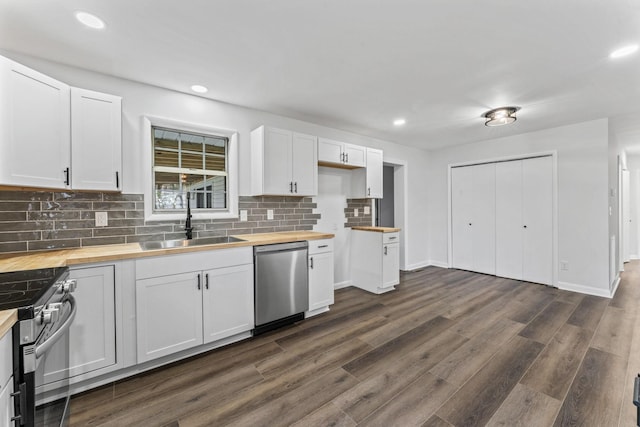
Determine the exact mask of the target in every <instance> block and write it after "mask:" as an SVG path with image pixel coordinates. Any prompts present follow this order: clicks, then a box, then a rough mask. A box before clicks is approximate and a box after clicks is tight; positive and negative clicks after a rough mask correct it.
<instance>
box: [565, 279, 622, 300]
mask: <svg viewBox="0 0 640 427" xmlns="http://www.w3.org/2000/svg"><path fill="white" fill-rule="evenodd" d="M616 287H617V285H616ZM558 288H559V289H562V290H563V291H571V292H579V293H581V294H587V295H595V296H597V297H605V298H611V296H612V295H613V294H612V293H611V292H609V290H608V289H601V288H593V287H591V286H584V285H577V284H575V283H569V282H558Z"/></svg>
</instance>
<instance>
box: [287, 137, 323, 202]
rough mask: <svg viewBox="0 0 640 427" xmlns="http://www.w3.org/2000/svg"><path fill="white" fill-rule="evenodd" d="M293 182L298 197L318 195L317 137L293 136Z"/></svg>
mask: <svg viewBox="0 0 640 427" xmlns="http://www.w3.org/2000/svg"><path fill="white" fill-rule="evenodd" d="M291 158H292V172H293V173H292V177H291V179H292V181H293V184H294V185H293V189H294V194H295V195H297V196H315V195H317V194H318V141H317V138H316V137H315V136H312V135H304V134H301V133H294V134H293V144H292V156H291Z"/></svg>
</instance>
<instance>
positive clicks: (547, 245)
mask: <svg viewBox="0 0 640 427" xmlns="http://www.w3.org/2000/svg"><path fill="white" fill-rule="evenodd" d="M522 194H523V199H522V225H523V237H524V239H523V270H522V279H523V280H526V281H528V282H535V283H543V284H545V285H551V282H552V280H553V275H552V272H553V264H552V260H553V255H552V250H553V242H552V236H553V216H552V206H553V163H552V158H551V157H538V158H533V159H526V160H523V162H522Z"/></svg>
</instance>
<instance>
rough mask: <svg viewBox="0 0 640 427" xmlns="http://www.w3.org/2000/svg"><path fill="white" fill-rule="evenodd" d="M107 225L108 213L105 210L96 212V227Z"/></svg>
mask: <svg viewBox="0 0 640 427" xmlns="http://www.w3.org/2000/svg"><path fill="white" fill-rule="evenodd" d="M107 225H109V214H108V213H107V212H96V227H106V226H107Z"/></svg>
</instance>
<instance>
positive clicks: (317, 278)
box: [309, 252, 333, 311]
mask: <svg viewBox="0 0 640 427" xmlns="http://www.w3.org/2000/svg"><path fill="white" fill-rule="evenodd" d="M331 304H333V252H324V253H319V254H314V255H309V311H311V310H316V309H318V308H322V307H327V306H329V305H331Z"/></svg>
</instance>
